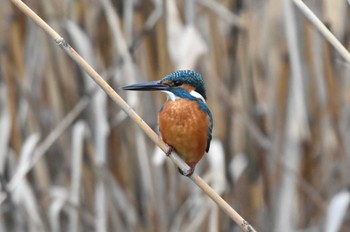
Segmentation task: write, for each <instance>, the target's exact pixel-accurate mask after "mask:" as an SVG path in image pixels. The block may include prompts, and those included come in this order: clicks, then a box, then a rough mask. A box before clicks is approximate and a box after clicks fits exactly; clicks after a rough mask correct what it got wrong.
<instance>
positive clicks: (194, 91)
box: [122, 70, 207, 102]
mask: <svg viewBox="0 0 350 232" xmlns="http://www.w3.org/2000/svg"><path fill="white" fill-rule="evenodd" d="M122 89H124V90H138V91H147V90H148V91H156V90H159V91H162V92H165V93H166V94H167V96H168V98H170V99H172V100H175V99H176V98H181V97H184V96H186V95H188V93H189V94H190V95H192V96H193V97H195V98H198V99H202V100H203V101H204V102H205V100H206V99H207V96H206V91H205V85H204V81H203V78H202V76H201V75H200V74H199V73H197V72H195V71H192V70H179V71H176V72H173V73H170V74H168V75H166V76H165V77H164V78H162V79H161V80H159V81H152V82H144V83H138V84H132V85H127V86H124V87H122ZM185 91H186V92H185Z"/></svg>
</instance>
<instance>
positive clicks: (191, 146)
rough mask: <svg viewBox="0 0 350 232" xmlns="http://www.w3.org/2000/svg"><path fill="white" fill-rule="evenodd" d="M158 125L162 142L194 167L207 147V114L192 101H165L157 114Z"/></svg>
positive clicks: (181, 99)
mask: <svg viewBox="0 0 350 232" xmlns="http://www.w3.org/2000/svg"><path fill="white" fill-rule="evenodd" d="M158 123H159V130H160V133H161V135H162V139H163V140H164V142H165V143H167V144H168V145H170V146H172V147H173V148H174V149H175V151H176V152H177V153H178V154H179V155H180V156H181V158H182V159H183V160H184V161H185V162H186V163H187V164H188V165H189V166H190V167H194V166H195V165H196V163H197V162H198V161H199V160H200V159H201V158H202V156H203V155H204V152H205V149H206V147H207V142H208V127H209V117H208V115H207V113H206V112H204V111H202V110H201V109H200V108H199V105H198V103H197V102H196V101H193V100H189V99H183V98H180V99H177V100H176V101H172V100H167V101H166V103H165V104H164V106H163V108H162V110H161V111H160V112H159V115H158Z"/></svg>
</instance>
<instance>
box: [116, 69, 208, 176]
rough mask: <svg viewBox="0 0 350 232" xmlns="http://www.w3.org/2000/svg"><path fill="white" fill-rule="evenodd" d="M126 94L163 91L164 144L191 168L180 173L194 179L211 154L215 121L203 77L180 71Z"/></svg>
mask: <svg viewBox="0 0 350 232" xmlns="http://www.w3.org/2000/svg"><path fill="white" fill-rule="evenodd" d="M122 89H123V90H134V91H161V92H163V93H165V94H166V97H167V100H166V101H165V103H164V105H163V106H162V107H161V109H160V111H159V113H158V127H159V132H160V136H161V138H162V140H163V141H164V142H165V143H166V144H167V145H168V146H169V150H168V151H167V152H166V154H167V155H168V156H169V155H170V153H171V152H172V151H175V152H176V153H177V154H178V155H179V156H180V157H181V159H182V160H183V161H185V162H186V163H187V165H188V166H189V167H190V169H189V170H187V171H184V172H183V171H181V170H180V169H179V171H180V173H181V174H182V175H184V176H188V177H189V176H191V175H192V174H193V172H194V170H195V166H196V164H197V163H198V162H199V161H200V160H201V158H202V157H203V155H204V154H205V152H208V151H209V148H210V142H211V140H212V130H213V117H212V113H211V111H210V109H209V107H208V106H207V103H206V100H207V95H206V88H205V84H204V81H203V78H202V76H201V75H200V74H199V73H198V72H196V71H193V70H178V71H175V72H172V73H170V74H168V75H166V76H165V77H163V78H162V79H160V80H158V81H152V82H143V83H137V84H131V85H127V86H124V87H122Z"/></svg>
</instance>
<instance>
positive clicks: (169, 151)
mask: <svg viewBox="0 0 350 232" xmlns="http://www.w3.org/2000/svg"><path fill="white" fill-rule="evenodd" d="M168 147H169V148H168V150H167V152H165V154H166V156H169V155H170V154H171V153H172V152H173V151H174V150H175V149H174V148H173V147H172V146H170V145H168Z"/></svg>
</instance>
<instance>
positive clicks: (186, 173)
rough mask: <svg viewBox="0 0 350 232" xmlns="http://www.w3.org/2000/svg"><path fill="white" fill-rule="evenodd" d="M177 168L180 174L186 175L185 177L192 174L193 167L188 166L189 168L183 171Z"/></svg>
mask: <svg viewBox="0 0 350 232" xmlns="http://www.w3.org/2000/svg"><path fill="white" fill-rule="evenodd" d="M178 169H179V172H180V174H181V175H183V176H187V177H190V176H191V175H192V174H193V172H194V167H190V169H188V170H187V171H185V172H183V171H182V170H181V169H180V168H178Z"/></svg>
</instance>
